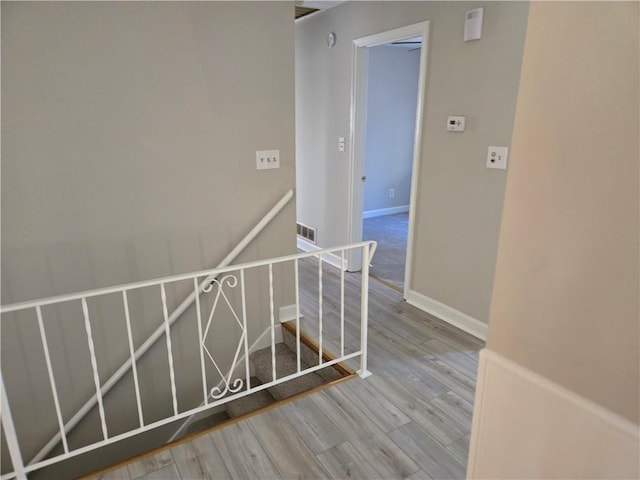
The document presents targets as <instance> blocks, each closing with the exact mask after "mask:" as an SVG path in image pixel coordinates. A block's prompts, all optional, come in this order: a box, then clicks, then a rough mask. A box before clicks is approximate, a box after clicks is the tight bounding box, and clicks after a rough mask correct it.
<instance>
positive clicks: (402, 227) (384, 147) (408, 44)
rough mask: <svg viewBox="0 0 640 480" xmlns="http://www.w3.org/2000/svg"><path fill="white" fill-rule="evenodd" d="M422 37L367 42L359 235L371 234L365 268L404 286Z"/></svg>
mask: <svg viewBox="0 0 640 480" xmlns="http://www.w3.org/2000/svg"><path fill="white" fill-rule="evenodd" d="M421 46H422V37H420V36H416V37H412V38H407V39H403V40H397V41H393V42H389V43H386V44H384V45H378V46H375V47H371V48H369V58H368V65H367V104H366V132H365V139H364V144H365V151H364V163H365V182H364V200H363V209H364V211H363V216H362V221H363V228H362V237H363V240H376V241H377V242H378V249H377V251H376V252H377V253H376V255H375V257H374V259H373V261H372V263H371V268H370V270H369V272H370V273H371V275H373V276H374V277H376V278H377V279H379V280H381V281H383V282H385V283H387V284H388V285H389V286H391V287H393V288H395V289H397V290H399V291H402V290H403V289H404V276H405V262H406V256H407V234H408V229H409V210H410V205H409V204H410V194H411V176H412V171H413V143H414V140H415V128H416V107H417V100H418V77H419V74H420V50H421Z"/></svg>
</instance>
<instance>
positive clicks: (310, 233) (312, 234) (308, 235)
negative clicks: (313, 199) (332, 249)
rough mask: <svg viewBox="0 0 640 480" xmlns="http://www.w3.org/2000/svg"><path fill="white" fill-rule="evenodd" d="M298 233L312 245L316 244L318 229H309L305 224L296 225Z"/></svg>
mask: <svg viewBox="0 0 640 480" xmlns="http://www.w3.org/2000/svg"><path fill="white" fill-rule="evenodd" d="M296 232H297V233H298V236H300V237H302V238H304V239H306V240H309V241H310V242H311V243H314V244H315V243H316V229H315V228H312V227H309V226H307V225H305V224H303V223H296Z"/></svg>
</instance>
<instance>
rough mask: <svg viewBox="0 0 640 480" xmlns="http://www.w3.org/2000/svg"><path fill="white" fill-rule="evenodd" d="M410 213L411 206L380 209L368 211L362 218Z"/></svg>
mask: <svg viewBox="0 0 640 480" xmlns="http://www.w3.org/2000/svg"><path fill="white" fill-rule="evenodd" d="M408 211H409V205H400V206H399V207H388V208H379V209H377V210H366V211H364V212H362V218H374V217H383V216H384V215H393V214H394V213H405V212H408Z"/></svg>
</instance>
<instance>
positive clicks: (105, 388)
mask: <svg viewBox="0 0 640 480" xmlns="http://www.w3.org/2000/svg"><path fill="white" fill-rule="evenodd" d="M292 198H293V190H289V191H288V192H287V193H286V194H285V195H284V196H283V197H282V198H281V199H280V200H279V201H278V202H277V203H276V204H275V205H274V206H273V207H272V208H271V209H270V210H269V211H268V212H267V213H266V214H265V216H264V217H263V218H262V219H261V220H260V221H259V222H258V223H257V224H256V225H255V226H254V227H253V228H252V229H251V230H250V231H249V233H247V235H245V237H244V238H243V239H242V240H241V241H240V243H238V244H237V245H236V246H235V247H234V248H233V250H231V252H229V254H228V255H227V256H226V257H225V258H224V259H223V260H222V261H221V262H220V263H219V264H218V266H217V267H216V268H222V267H226V266H227V265H229V264H231V262H233V261H234V260H235V259H236V257H237V256H238V255H239V254H240V253H242V251H243V250H244V249H245V248H246V247H247V245H249V243H251V242H252V241H253V240H254V239H255V238H256V237H257V236H258V234H260V232H261V231H262V230H263V229H264V228H265V227H266V226H267V225H268V224H269V223H270V222H271V221H272V220H273V219H274V218H275V217H276V215H278V213H280V212H281V211H282V209H283V208H284V207H285V206H286V205H287V204H288V203H289V202H290V201H291V199H292ZM214 278H215V275H213V276H210V277H208V278H205V279H204V280H203V281H202V282H201V283H200V286H199V288H198V289H197V290H194V291H193V292H191V293H190V294H189V295H188V296H187V298H185V299H184V301H183V302H182V303H181V304H180V305H179V306H178V307H177V308H176V309H175V310H174V311H173V312H172V313H171V314H170V315H169V316H168V318H166V320H167V321H166V322H164V323H162V324H160V325H159V326H158V327H157V328H156V329H155V331H154V332H153V333H152V334H151V335H150V336H149V337H148V338H147V339H146V340H145V341H144V342H143V343H142V344H141V345H140V346H139V347H138V348H137V349H136V350H135V351H133V345H132V344H131V340H130V343H129V347H130V349H131V352H132V353H131V357H130V358H129V359H127V360H126V361H125V362H124V363H123V364H122V365H121V366H120V368H118V370H116V371H115V373H113V375H111V377H109V379H108V380H107V381H106V382H104V384H103V385H102V387H101V389H100V393H101V395H102V396H104V395H106V394H107V393H108V392H109V391H110V390H111V389H112V388H113V387H114V386H115V385H116V384H117V383H118V382H119V381H120V380H121V379H122V378H123V377H124V376H125V374H126V373H127V372H128V371H129V370H131V369H132V367H134V366H135V362H134V361H133V360H139V359H140V357H142V356H143V355H144V354H145V353H147V351H149V349H150V348H151V347H152V346H153V345H154V344H155V343H156V342H157V341H158V340H159V339H160V338H161V337H162V336H163V335H165V334H166V333H167V331H168V330H167V328H166V323H168V325H169V327H171V326H172V325H173V324H174V323H175V322H176V320H178V318H180V316H181V315H182V314H183V313H184V312H185V311H186V310H187V309H188V308H189V307H191V305H193V303H194V302H197V301H198V297H199V295H200V294H202V292H203V291H204V290H205V288H207V287H208V286H209V285H210V284H211V282H212V281H213V280H214ZM123 302H124V304H125V307H127V308H125V312H126V315H127V318H126V320H127V326H128V329H129V332H128V334H129V339H131V337H130V335H131V331H130V328H131V327H130V325H129V323H128V322H129V318H128V315H129V312H128V304H127V298H126V295H124V297H123ZM163 313H164V315H165V317H166V314H167V312H163ZM133 374H134V375H133V377H134V382H135V383H136V390H137V389H138V385H137V383H138V380H137V374H136V371H135V368H134V369H133ZM138 396H139V395H138ZM99 401H100V398H99V395H93V396H92V397H91V398H89V400H87V401H86V402H85V403H84V404H83V405H82V407H80V409H79V410H78V411H77V412H76V413H75V415H73V416H72V417H71V418H70V419H69V420H68V421H67V422H66V423H65V424H64V428H62V429H61V430H60V431H59V432H58V433H56V434H55V435H54V436H53V437H52V438H51V439H50V440H49V441H48V442H47V444H46V445H45V446H44V447H43V448H42V449H41V450H40V451H39V452H38V453H37V454H36V455H35V456H34V457H33V458H32V459H31V461H30V462H29V464H30V465H31V464H34V463H37V462H39V461H40V460H42V459H43V458H45V457H46V456H47V455H48V454H49V453H50V452H51V451H52V450H53V449H54V448H55V447H56V445H58V444H59V443H60V442H61V441H62V440H63V438H64V435H62V432H64V433H65V434H66V433H68V432H69V431H70V430H71V429H73V428H74V427H75V426H76V425H78V423H80V421H82V419H83V418H84V417H85V416H86V415H87V414H88V413H89V412H90V411H91V409H93V408H94V407H95V406H96V404H98V403H99ZM137 401H138V402H140V399H139V398H137ZM140 420H141V421H142V419H140Z"/></svg>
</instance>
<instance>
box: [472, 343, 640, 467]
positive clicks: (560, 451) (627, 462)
mask: <svg viewBox="0 0 640 480" xmlns="http://www.w3.org/2000/svg"><path fill="white" fill-rule="evenodd" d="M506 445H511V446H512V447H507V448H506V449H505V446H506ZM510 448H513V451H510ZM523 452H527V453H526V454H524V453H523ZM531 452H535V454H532V453H531ZM532 455H533V456H532ZM467 478H469V479H475V478H510V479H520V478H572V479H582V478H640V427H639V426H638V425H636V424H635V423H634V422H632V421H630V420H628V419H626V418H623V417H621V416H620V415H618V414H616V413H614V412H612V411H610V410H608V409H607V408H605V407H603V406H601V405H598V404H596V403H594V402H592V401H591V400H589V399H587V398H585V397H583V396H581V395H579V394H577V393H575V392H573V391H571V390H568V389H566V388H565V387H563V386H561V385H559V384H557V383H555V382H553V381H551V380H549V379H548V378H546V377H543V376H541V375H539V374H537V373H535V372H533V371H531V370H529V369H528V368H526V367H524V366H522V365H520V364H517V363H515V362H513V361H511V360H509V359H507V358H505V357H503V356H501V355H499V354H498V353H495V352H493V351H490V350H487V349H486V348H485V349H484V350H482V351H481V352H480V359H479V365H478V381H477V387H476V397H475V402H474V411H473V425H472V428H471V444H470V447H469V461H468V470H467Z"/></svg>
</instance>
